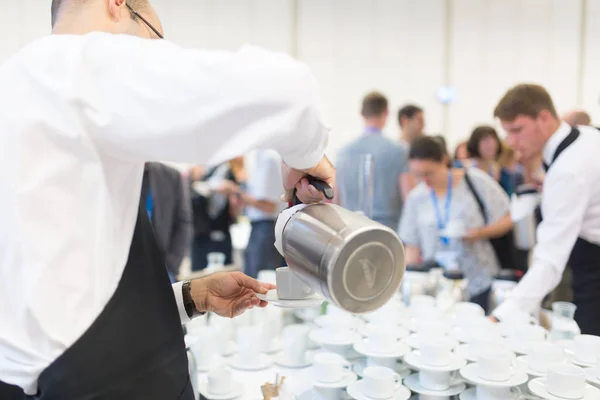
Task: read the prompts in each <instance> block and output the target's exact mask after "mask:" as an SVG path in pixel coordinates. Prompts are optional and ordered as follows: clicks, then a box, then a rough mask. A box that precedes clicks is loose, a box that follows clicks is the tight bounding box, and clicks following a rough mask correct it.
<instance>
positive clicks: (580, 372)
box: [546, 364, 585, 399]
mask: <svg viewBox="0 0 600 400" xmlns="http://www.w3.org/2000/svg"><path fill="white" fill-rule="evenodd" d="M546 390H547V391H548V393H550V394H551V395H553V396H556V397H561V398H564V399H579V398H582V397H584V396H585V370H584V369H583V368H580V367H578V366H576V365H570V364H553V365H550V366H549V367H548V375H547V377H546Z"/></svg>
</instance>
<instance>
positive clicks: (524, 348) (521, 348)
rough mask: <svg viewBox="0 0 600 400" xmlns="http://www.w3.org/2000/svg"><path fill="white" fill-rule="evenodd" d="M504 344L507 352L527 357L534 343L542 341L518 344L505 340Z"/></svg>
mask: <svg viewBox="0 0 600 400" xmlns="http://www.w3.org/2000/svg"><path fill="white" fill-rule="evenodd" d="M504 343H505V345H506V347H507V348H508V349H509V350H511V351H513V352H515V353H516V354H521V355H527V354H529V352H530V351H531V346H532V345H535V344H536V343H543V341H539V342H529V343H520V342H515V341H512V340H505V341H504Z"/></svg>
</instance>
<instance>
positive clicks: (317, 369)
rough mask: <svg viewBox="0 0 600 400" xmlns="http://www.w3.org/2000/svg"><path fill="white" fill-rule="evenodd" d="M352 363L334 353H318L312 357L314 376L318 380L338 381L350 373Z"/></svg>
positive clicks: (326, 381)
mask: <svg viewBox="0 0 600 400" xmlns="http://www.w3.org/2000/svg"><path fill="white" fill-rule="evenodd" d="M351 368H352V365H351V364H350V363H349V362H348V361H346V360H345V359H344V358H343V357H342V356H340V355H338V354H334V353H318V354H315V356H314V358H313V370H314V374H315V377H316V379H317V380H318V381H320V382H325V383H331V382H339V381H341V380H343V379H345V378H346V377H347V376H348V375H349V374H350V369H351Z"/></svg>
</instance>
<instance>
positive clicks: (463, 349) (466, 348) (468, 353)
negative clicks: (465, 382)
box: [454, 343, 477, 362]
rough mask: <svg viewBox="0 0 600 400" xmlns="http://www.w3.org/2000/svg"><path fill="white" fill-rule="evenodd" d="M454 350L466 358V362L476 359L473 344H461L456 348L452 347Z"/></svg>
mask: <svg viewBox="0 0 600 400" xmlns="http://www.w3.org/2000/svg"><path fill="white" fill-rule="evenodd" d="M454 352H455V353H456V354H457V355H459V356H460V357H462V358H464V359H465V360H467V361H468V362H476V361H477V354H475V349H473V345H471V344H468V343H466V344H461V345H460V346H458V347H457V348H456V349H454Z"/></svg>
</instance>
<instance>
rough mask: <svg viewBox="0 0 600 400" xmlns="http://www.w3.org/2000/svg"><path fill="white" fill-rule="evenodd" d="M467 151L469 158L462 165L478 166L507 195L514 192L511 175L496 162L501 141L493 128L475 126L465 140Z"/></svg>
mask: <svg viewBox="0 0 600 400" xmlns="http://www.w3.org/2000/svg"><path fill="white" fill-rule="evenodd" d="M467 151H468V153H469V157H470V158H469V159H468V160H466V161H463V162H462V163H461V164H462V166H463V167H465V168H473V167H475V168H479V169H480V170H482V171H484V172H485V173H487V174H488V175H490V176H491V177H492V178H494V180H495V181H496V182H498V183H499V184H500V186H502V188H503V189H504V191H505V192H506V193H507V194H508V195H509V196H510V195H512V194H513V193H514V191H515V186H514V179H513V176H512V175H511V173H510V172H509V171H507V170H506V169H505V168H502V166H501V165H500V164H499V163H498V158H499V157H500V155H501V154H502V142H501V141H500V138H499V137H498V132H496V130H495V129H494V128H492V127H491V126H487V125H482V126H478V127H476V128H475V129H474V130H473V132H472V133H471V136H470V137H469V140H468V141H467ZM457 166H460V164H457Z"/></svg>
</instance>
